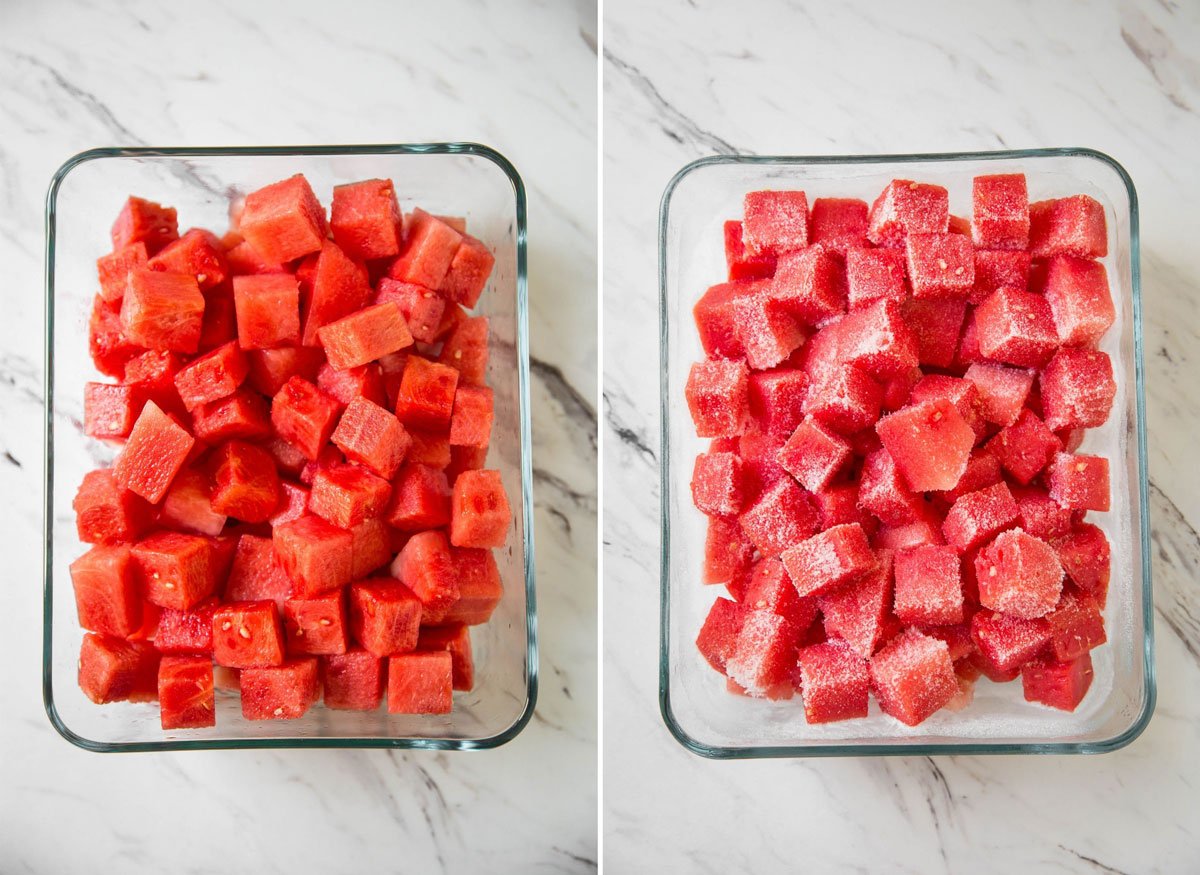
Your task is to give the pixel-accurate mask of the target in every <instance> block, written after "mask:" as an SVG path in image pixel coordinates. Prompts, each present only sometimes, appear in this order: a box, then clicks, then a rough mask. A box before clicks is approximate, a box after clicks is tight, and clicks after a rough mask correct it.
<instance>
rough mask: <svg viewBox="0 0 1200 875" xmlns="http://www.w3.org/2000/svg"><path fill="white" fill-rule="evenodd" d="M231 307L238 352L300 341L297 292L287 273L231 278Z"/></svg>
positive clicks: (293, 343)
mask: <svg viewBox="0 0 1200 875" xmlns="http://www.w3.org/2000/svg"><path fill="white" fill-rule="evenodd" d="M233 305H234V310H235V312H236V314H237V334H238V344H239V345H240V346H241V348H242V349H272V348H275V347H280V346H292V345H295V344H297V343H299V342H300V289H299V287H298V286H297V285H296V279H295V277H293V276H291V275H290V274H286V273H269V274H259V275H256V276H235V277H234V278H233Z"/></svg>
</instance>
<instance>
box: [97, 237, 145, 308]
mask: <svg viewBox="0 0 1200 875" xmlns="http://www.w3.org/2000/svg"><path fill="white" fill-rule="evenodd" d="M147 259H148V256H147V254H146V244H145V243H143V242H141V241H140V240H139V241H138V242H137V243H131V244H130V245H129V246H125V247H123V248H121V249H117V250H115V251H114V252H111V253H109V254H108V255H102V256H100V258H98V259H96V273H97V274H99V277H100V297H101V298H103V299H104V300H106V301H120V300H121V298H122V297H124V295H125V286H126V285H127V284H128V282H129V274H130V272H131V271H133V270H135V269H136V268H139V267H142V268H144V267H146V262H147Z"/></svg>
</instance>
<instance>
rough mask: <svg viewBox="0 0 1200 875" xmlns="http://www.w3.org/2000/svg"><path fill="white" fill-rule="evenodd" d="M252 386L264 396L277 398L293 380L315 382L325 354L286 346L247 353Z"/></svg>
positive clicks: (319, 350) (319, 351)
mask: <svg viewBox="0 0 1200 875" xmlns="http://www.w3.org/2000/svg"><path fill="white" fill-rule="evenodd" d="M246 361H247V363H248V364H249V366H250V373H249V377H248V380H249V382H250V385H251V386H253V387H254V388H255V389H256V390H258V391H259V392H261V393H262V394H264V395H270V396H272V397H273V396H275V395H277V394H278V393H279V390H280V389H282V388H283V387H284V384H286V383H287V381H288V380H290V379H291V378H292V377H300V378H302V379H304V380H307V381H308V382H310V383H313V382H316V380H317V375H318V373H320V369H321V365H322V363H323V362H324V361H325V352H324V350H322V349H320V348H310V347H306V346H284V347H280V348H279V349H252V350H248V351H247V352H246Z"/></svg>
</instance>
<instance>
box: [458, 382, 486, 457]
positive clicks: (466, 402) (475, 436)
mask: <svg viewBox="0 0 1200 875" xmlns="http://www.w3.org/2000/svg"><path fill="white" fill-rule="evenodd" d="M494 419H495V412H494V400H493V395H492V390H491V388H489V387H488V386H459V387H458V388H457V390H456V391H455V393H454V407H453V409H452V411H451V414H450V445H451V446H452V447H455V446H459V447H461V446H467V447H479V448H485V447H487V445H488V443H490V441H491V439H492V422H493V420H494Z"/></svg>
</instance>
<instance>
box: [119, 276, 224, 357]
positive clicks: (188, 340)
mask: <svg viewBox="0 0 1200 875" xmlns="http://www.w3.org/2000/svg"><path fill="white" fill-rule="evenodd" d="M203 321H204V295H202V294H201V293H200V287H199V286H198V285H196V278H195V277H193V276H189V275H188V274H181V273H162V272H160V271H157V270H150V269H148V268H135V269H134V270H132V271H130V273H129V282H128V284H127V285H126V289H125V297H124V298H123V299H122V300H121V329H122V331H123V332H124V334H125V336H126V337H127V338H128V339H129V340H130V341H131V342H132V343H135V344H137V345H138V346H141V347H144V348H146V349H153V350H158V351H167V352H182V353H194V352H195V351H196V350H197V348H198V347H199V345H200V329H201V325H202V323H203Z"/></svg>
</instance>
